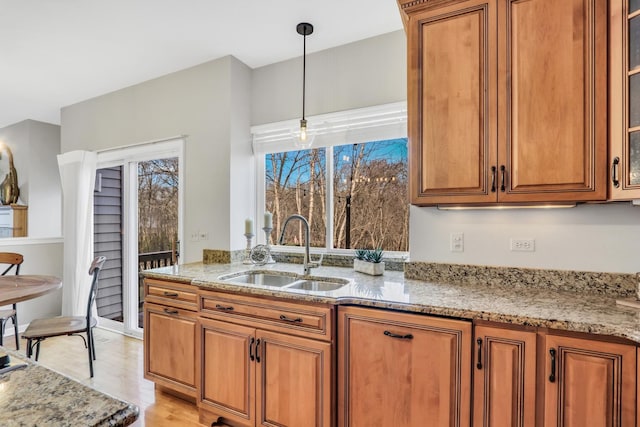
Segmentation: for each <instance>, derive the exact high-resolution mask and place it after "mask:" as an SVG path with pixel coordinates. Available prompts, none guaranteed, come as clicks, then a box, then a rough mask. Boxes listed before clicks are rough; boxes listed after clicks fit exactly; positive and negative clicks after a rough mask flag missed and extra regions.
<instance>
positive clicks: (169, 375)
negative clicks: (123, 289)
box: [144, 303, 197, 397]
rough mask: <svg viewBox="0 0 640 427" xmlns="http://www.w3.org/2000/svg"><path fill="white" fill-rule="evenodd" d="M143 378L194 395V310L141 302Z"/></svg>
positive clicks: (195, 318) (195, 321) (195, 317)
mask: <svg viewBox="0 0 640 427" xmlns="http://www.w3.org/2000/svg"><path fill="white" fill-rule="evenodd" d="M144 316H145V319H144V331H145V337H144V346H145V352H144V355H145V357H144V377H145V378H146V379H148V380H151V381H154V382H155V383H157V384H160V385H163V386H165V387H168V388H171V389H173V390H175V391H178V392H181V393H184V394H186V395H188V396H191V397H195V396H196V385H197V384H196V360H197V359H196V323H197V316H196V313H194V312H191V311H189V310H184V309H178V308H175V307H171V306H164V305H158V304H151V303H145V310H144Z"/></svg>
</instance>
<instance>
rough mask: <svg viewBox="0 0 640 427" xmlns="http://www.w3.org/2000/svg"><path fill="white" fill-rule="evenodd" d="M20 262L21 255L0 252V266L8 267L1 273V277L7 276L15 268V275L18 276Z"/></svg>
mask: <svg viewBox="0 0 640 427" xmlns="http://www.w3.org/2000/svg"><path fill="white" fill-rule="evenodd" d="M22 261H23V257H22V255H21V254H17V253H14V252H0V264H9V267H7V268H6V269H5V270H4V271H3V272H2V275H3V276H4V275H5V274H7V273H8V272H9V271H11V269H12V268H15V273H16V274H20V265H22Z"/></svg>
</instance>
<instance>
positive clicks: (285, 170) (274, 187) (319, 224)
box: [258, 148, 327, 248]
mask: <svg viewBox="0 0 640 427" xmlns="http://www.w3.org/2000/svg"><path fill="white" fill-rule="evenodd" d="M325 157H326V155H325V150H324V149H323V148H316V149H311V150H299V151H288V152H285V153H272V154H267V155H266V156H265V175H266V176H265V178H266V184H265V186H266V194H265V201H266V206H265V209H266V210H267V211H269V212H271V213H273V231H272V232H271V236H270V242H271V243H272V244H274V243H277V241H278V239H279V237H280V233H281V232H282V226H283V225H284V222H285V221H286V219H287V218H288V217H289V216H290V215H292V214H299V215H302V216H303V217H305V218H306V219H307V220H308V221H309V228H310V233H311V239H310V240H311V246H312V247H320V248H324V247H325V246H326V230H327V220H326V218H327V206H326V160H325ZM258 226H259V227H260V226H261V224H259V225H258ZM304 243H305V242H304V228H303V226H302V222H301V221H298V220H295V221H292V222H290V223H289V225H287V229H286V234H285V238H284V242H283V244H286V245H297V246H304Z"/></svg>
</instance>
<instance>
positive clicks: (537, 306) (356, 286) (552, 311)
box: [143, 263, 640, 344]
mask: <svg viewBox="0 0 640 427" xmlns="http://www.w3.org/2000/svg"><path fill="white" fill-rule="evenodd" d="M244 270H275V271H286V272H295V273H300V274H301V273H302V266H301V265H300V264H285V263H277V264H270V265H265V266H253V265H243V264H237V263H236V264H203V263H193V264H184V265H180V266H171V267H163V268H158V269H153V270H147V271H145V272H144V273H143V274H144V275H145V276H146V277H150V278H157V279H169V280H177V281H181V282H185V283H192V284H194V285H196V286H199V287H201V288H203V289H212V290H221V291H232V292H242V293H245V294H253V295H266V296H275V297H280V298H285V299H294V300H299V301H308V302H320V303H330V304H355V305H361V306H370V307H379V308H387V309H395V310H402V311H408V312H418V313H425V314H433V315H439V316H448V317H453V318H462V319H469V320H474V319H482V320H490V321H496V322H503V323H512V324H517V325H528V326H537V327H548V328H554V329H560V330H567V331H575V332H587V333H593V334H602V335H611V336H616V337H621V338H626V339H629V340H632V341H634V342H636V343H638V344H640V310H636V309H634V308H628V307H623V306H619V305H616V297H615V296H612V295H606V294H604V295H598V294H589V293H586V292H584V293H583V292H570V291H566V290H558V289H554V288H553V287H551V288H545V287H544V286H531V287H527V286H517V287H514V286H493V285H491V284H488V283H464V284H463V283H455V282H454V283H445V282H430V281H423V280H415V279H407V278H405V275H404V273H403V272H400V271H387V272H385V273H384V275H383V276H368V275H366V274H362V273H357V272H355V271H354V270H353V269H351V268H344V267H324V266H323V267H320V268H316V269H313V270H312V274H313V275H314V276H328V277H337V278H343V279H347V280H349V284H348V285H346V286H344V287H342V288H340V289H338V290H335V291H329V292H317V291H304V290H297V289H282V288H274V287H268V286H261V285H234V284H230V283H224V282H221V281H220V280H219V279H218V278H219V277H220V276H221V275H226V274H232V273H236V272H240V271H244Z"/></svg>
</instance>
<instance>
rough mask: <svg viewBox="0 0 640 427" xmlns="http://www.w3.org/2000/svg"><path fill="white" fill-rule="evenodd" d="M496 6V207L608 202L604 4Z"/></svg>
mask: <svg viewBox="0 0 640 427" xmlns="http://www.w3.org/2000/svg"><path fill="white" fill-rule="evenodd" d="M500 5H501V6H502V7H500V8H499V10H498V21H499V22H500V25H501V28H499V30H500V31H501V32H502V34H501V35H500V37H499V43H500V46H499V54H498V59H499V62H498V67H499V71H498V94H499V96H498V102H499V108H498V111H499V116H498V124H499V126H498V135H500V143H499V145H498V146H499V155H498V163H499V167H500V168H502V166H503V165H504V166H505V177H504V180H505V184H506V189H505V191H504V192H500V193H499V195H498V200H499V201H503V202H532V201H541V202H546V201H550V202H553V201H588V200H605V199H606V196H607V184H606V179H607V168H606V165H607V0H564V1H557V0H527V1H521V0H508V1H504V0H503V1H502V2H500ZM500 180H501V181H502V176H501V177H500Z"/></svg>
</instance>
